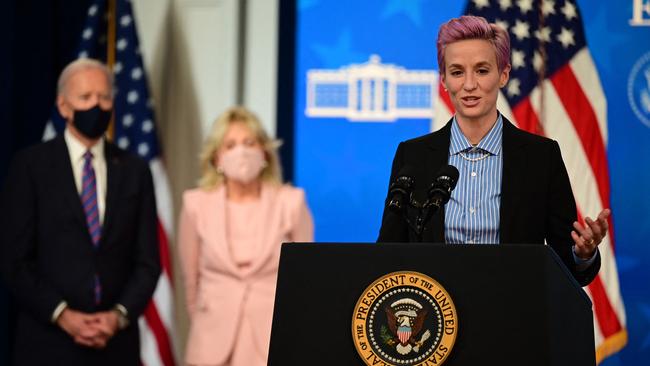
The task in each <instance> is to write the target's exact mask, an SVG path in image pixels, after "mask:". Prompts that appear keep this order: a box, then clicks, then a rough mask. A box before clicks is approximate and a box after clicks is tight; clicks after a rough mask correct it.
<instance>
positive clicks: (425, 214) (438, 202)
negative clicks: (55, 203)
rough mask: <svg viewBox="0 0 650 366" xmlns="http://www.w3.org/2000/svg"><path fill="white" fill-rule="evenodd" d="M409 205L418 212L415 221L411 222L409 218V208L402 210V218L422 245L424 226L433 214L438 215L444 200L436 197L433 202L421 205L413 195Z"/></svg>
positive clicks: (427, 201)
mask: <svg viewBox="0 0 650 366" xmlns="http://www.w3.org/2000/svg"><path fill="white" fill-rule="evenodd" d="M408 204H409V206H410V207H411V208H412V209H414V210H416V212H417V214H416V216H415V220H411V217H409V212H408V211H409V210H408V208H405V209H403V210H401V211H402V218H403V219H404V221H406V223H407V224H408V226H409V228H410V229H411V231H412V232H413V233H414V234H415V237H416V238H417V241H418V242H419V243H421V242H422V234H423V232H424V226H425V225H426V223H427V221H429V219H430V218H431V216H433V214H434V213H436V212H437V211H438V210H439V209H440V207H442V205H443V203H442V199H439V198H437V197H436V198H435V199H433V200H426V201H425V202H424V203H420V202H419V201H417V200H416V199H415V198H413V195H412V194H411V195H410V197H409V202H408Z"/></svg>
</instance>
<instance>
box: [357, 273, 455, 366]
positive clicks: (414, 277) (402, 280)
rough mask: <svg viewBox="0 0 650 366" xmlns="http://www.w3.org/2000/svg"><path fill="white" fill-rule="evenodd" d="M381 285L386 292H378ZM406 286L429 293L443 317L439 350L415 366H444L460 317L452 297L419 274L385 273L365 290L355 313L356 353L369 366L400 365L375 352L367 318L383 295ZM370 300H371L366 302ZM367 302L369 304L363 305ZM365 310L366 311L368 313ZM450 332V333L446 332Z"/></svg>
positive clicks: (435, 283)
mask: <svg viewBox="0 0 650 366" xmlns="http://www.w3.org/2000/svg"><path fill="white" fill-rule="evenodd" d="M379 285H381V287H383V289H381V290H378V287H379ZM406 286H410V287H415V288H418V289H420V290H422V291H424V292H427V293H428V294H429V295H430V296H431V297H432V298H433V299H434V301H435V302H436V303H437V305H438V307H439V308H440V309H441V318H442V323H443V330H442V333H441V340H440V343H439V344H438V346H437V348H436V351H435V352H434V353H433V354H431V355H430V356H429V357H427V358H425V359H423V360H422V361H421V362H420V363H418V364H416V366H417V365H424V364H427V362H433V363H434V364H436V365H442V364H443V363H444V362H445V360H446V359H447V357H448V356H449V354H450V353H451V350H452V348H453V346H454V343H455V342H456V336H457V334H458V316H457V315H458V314H457V312H456V306H455V305H454V302H453V300H452V298H451V296H450V295H449V293H448V292H447V290H446V289H445V288H444V287H443V286H442V285H441V284H440V283H439V282H438V281H436V280H434V279H433V278H431V277H429V276H427V275H425V274H424V273H421V272H416V271H397V272H391V273H388V274H385V275H383V276H382V277H380V278H378V279H376V280H375V281H373V282H372V283H371V284H370V285H369V286H368V287H366V288H365V290H364V291H363V293H362V295H361V296H360V297H359V300H357V302H356V304H355V306H354V311H353V314H352V341H353V343H354V348H355V349H356V350H357V353H358V354H359V356H360V357H361V359H362V360H363V362H364V363H365V364H366V365H373V364H374V365H378V364H379V363H377V362H382V364H385V365H387V366H400V365H398V364H392V363H389V362H386V360H384V359H383V357H381V356H379V355H377V354H375V352H374V351H373V350H372V347H371V345H370V343H369V338H368V333H367V329H366V319H367V316H368V315H369V313H368V312H369V311H370V309H371V308H372V306H373V305H374V304H375V302H376V301H377V299H379V298H380V297H381V296H382V295H383V294H384V293H386V292H387V291H390V290H391V289H393V288H395V287H406ZM373 289H374V291H373ZM371 295H372V296H371ZM371 297H372V300H367V299H368V298H371ZM364 300H367V301H365V302H364ZM445 300H446V301H445ZM441 302H443V304H444V306H443V305H441ZM363 309H365V311H364V310H363ZM448 331H449V333H447V332H448Z"/></svg>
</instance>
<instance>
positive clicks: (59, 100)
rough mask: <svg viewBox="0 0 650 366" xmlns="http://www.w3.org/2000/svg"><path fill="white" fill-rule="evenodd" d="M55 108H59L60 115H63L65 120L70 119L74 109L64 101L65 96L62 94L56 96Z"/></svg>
mask: <svg viewBox="0 0 650 366" xmlns="http://www.w3.org/2000/svg"><path fill="white" fill-rule="evenodd" d="M56 108H57V109H58V110H59V114H60V115H61V117H63V118H64V119H65V120H66V121H69V120H71V119H72V115H73V114H74V111H73V110H72V108H70V106H69V105H68V104H67V103H66V102H65V98H63V95H62V94H59V95H57V97H56Z"/></svg>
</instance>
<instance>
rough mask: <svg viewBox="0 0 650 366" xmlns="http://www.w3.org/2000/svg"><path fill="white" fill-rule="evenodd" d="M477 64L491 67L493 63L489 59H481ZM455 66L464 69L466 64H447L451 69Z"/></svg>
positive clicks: (477, 65)
mask: <svg viewBox="0 0 650 366" xmlns="http://www.w3.org/2000/svg"><path fill="white" fill-rule="evenodd" d="M475 66H476V67H485V66H489V67H491V66H492V65H491V64H490V62H489V61H481V62H478V63H477V64H476V65H475ZM454 67H455V68H459V69H462V68H463V67H464V66H463V65H461V64H451V65H449V66H447V68H449V69H451V68H454Z"/></svg>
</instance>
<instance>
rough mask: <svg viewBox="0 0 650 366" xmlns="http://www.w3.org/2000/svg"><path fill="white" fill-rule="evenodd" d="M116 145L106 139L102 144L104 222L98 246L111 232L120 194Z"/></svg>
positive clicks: (119, 173) (121, 174) (101, 245)
mask: <svg viewBox="0 0 650 366" xmlns="http://www.w3.org/2000/svg"><path fill="white" fill-rule="evenodd" d="M116 149H117V148H116V147H115V146H113V145H112V144H111V143H109V142H108V141H106V142H105V144H104V157H105V160H106V201H105V202H106V210H105V211H104V224H103V225H102V238H101V241H100V245H99V247H100V248H102V247H103V246H104V244H105V243H106V237H107V236H108V234H109V233H110V232H111V229H110V227H111V226H112V225H114V224H113V221H115V206H116V203H117V198H118V197H119V196H120V194H119V190H120V186H121V182H122V179H123V177H124V174H123V166H122V164H121V161H120V157H119V156H118V154H117V151H116Z"/></svg>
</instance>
